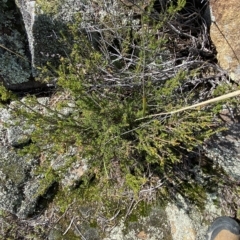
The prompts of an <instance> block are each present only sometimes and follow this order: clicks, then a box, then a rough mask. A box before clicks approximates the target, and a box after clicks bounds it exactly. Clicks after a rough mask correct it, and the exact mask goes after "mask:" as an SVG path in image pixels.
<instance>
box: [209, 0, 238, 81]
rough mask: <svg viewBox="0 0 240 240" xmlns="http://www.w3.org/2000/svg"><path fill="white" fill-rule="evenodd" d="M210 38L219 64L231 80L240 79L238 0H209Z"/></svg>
mask: <svg viewBox="0 0 240 240" xmlns="http://www.w3.org/2000/svg"><path fill="white" fill-rule="evenodd" d="M210 5H211V9H212V20H213V23H212V25H211V31H210V35H211V39H212V41H213V43H214V45H215V46H216V49H217V52H218V54H217V59H218V62H219V64H220V66H221V67H222V68H223V69H224V70H226V71H227V72H228V73H229V74H230V76H231V78H232V79H233V80H236V81H239V80H240V60H239V59H240V45H239V39H240V31H239V25H240V2H239V1H238V0H229V1H225V0H218V1H215V0H211V1H210Z"/></svg>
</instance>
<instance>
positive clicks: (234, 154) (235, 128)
mask: <svg viewBox="0 0 240 240" xmlns="http://www.w3.org/2000/svg"><path fill="white" fill-rule="evenodd" d="M239 132H240V124H239V123H235V124H232V125H231V126H230V127H229V129H228V130H226V131H224V132H222V133H219V134H217V135H215V136H214V137H213V138H212V139H211V140H209V141H208V142H206V145H205V146H204V148H205V150H206V155H207V156H208V157H209V158H210V159H212V160H214V161H215V164H218V165H220V166H221V167H222V168H223V169H224V170H225V172H226V173H227V174H228V175H229V176H230V177H231V178H233V179H235V180H237V181H239V180H240V168H239V166H240V136H239Z"/></svg>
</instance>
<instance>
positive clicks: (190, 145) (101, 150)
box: [4, 1, 216, 198]
mask: <svg viewBox="0 0 240 240" xmlns="http://www.w3.org/2000/svg"><path fill="white" fill-rule="evenodd" d="M183 6H184V1H178V5H177V6H175V7H174V6H173V5H172V6H171V8H169V9H170V10H169V11H168V12H166V13H165V14H164V15H163V14H159V17H157V18H155V17H154V16H155V15H153V13H152V11H153V4H152V5H151V6H149V8H148V10H146V11H145V12H142V14H141V16H140V18H139V25H137V26H136V25H132V22H133V16H132V18H130V19H129V20H126V21H127V24H125V23H124V26H122V27H116V28H115V29H114V31H113V30H112V28H111V27H109V28H107V30H106V31H105V30H103V29H102V28H103V27H106V26H108V24H109V23H111V24H113V23H116V22H117V21H120V19H119V18H118V17H116V16H112V15H109V16H108V17H109V18H110V19H107V20H106V22H102V23H101V24H102V25H101V24H99V25H96V26H94V27H96V28H95V29H94V32H96V33H97V34H96V35H95V36H98V38H96V39H95V43H97V46H96V45H94V46H93V45H92V43H91V41H89V39H88V35H86V32H88V31H90V30H88V28H84V27H82V19H81V16H80V15H76V16H75V19H74V21H73V23H72V24H71V25H69V26H68V30H69V36H71V39H73V42H74V44H73V45H72V46H71V49H72V51H71V54H69V55H66V56H61V59H60V62H61V64H60V66H59V69H58V70H57V71H56V75H57V78H58V82H57V92H56V93H55V95H54V96H53V97H52V99H56V102H55V103H49V104H42V103H41V102H39V100H38V99H37V98H36V97H34V96H29V97H27V98H26V99H25V101H21V105H22V106H24V107H17V108H16V109H14V111H15V114H16V115H17V116H21V117H24V119H26V126H32V125H34V130H33V131H32V133H31V141H32V143H31V144H30V145H29V146H26V147H25V148H24V149H22V153H27V154H34V155H39V156H40V155H41V154H45V158H46V159H45V161H44V162H43V163H42V165H41V168H42V169H39V172H41V171H46V169H48V170H47V172H51V173H52V172H54V174H52V175H51V176H56V179H57V180H58V181H59V179H62V178H63V177H64V175H65V174H66V172H67V171H68V168H69V166H71V163H72V162H74V161H77V160H78V159H85V160H86V161H87V165H88V171H87V173H86V175H85V178H83V179H84V180H83V181H82V185H81V184H80V187H79V188H80V190H81V191H83V192H85V193H87V192H88V187H86V186H88V184H93V186H94V188H97V189H98V190H97V191H96V192H98V193H99V194H103V193H106V195H108V194H109V196H110V195H112V192H114V191H115V189H114V186H118V185H119V182H123V183H124V184H123V185H121V184H120V186H121V187H120V188H119V192H118V193H116V194H115V197H116V196H119V197H121V196H122V195H123V192H125V191H130V192H131V194H130V195H131V196H132V195H134V197H136V196H139V194H140V191H141V189H142V188H143V187H144V186H146V185H148V184H149V185H151V183H150V180H149V179H150V178H149V176H151V174H152V172H154V173H155V174H157V175H158V177H159V179H161V178H163V177H164V176H165V175H166V174H168V172H169V169H171V167H172V166H173V164H175V163H177V162H181V161H182V159H183V157H184V156H186V155H187V154H189V153H190V152H192V151H193V150H194V148H196V147H197V146H199V145H200V144H201V143H202V142H203V141H204V139H206V138H208V137H210V136H211V135H212V134H213V133H215V131H216V129H215V128H214V123H213V117H214V114H213V112H212V110H211V107H204V108H202V109H195V110H190V111H183V112H179V113H177V114H166V115H162V116H161V115H160V116H158V117H154V118H147V116H148V115H151V114H155V113H161V112H162V113H165V112H171V111H173V110H175V109H179V108H181V107H184V106H186V105H190V104H193V103H196V102H198V101H200V100H202V98H203V97H202V96H203V95H204V93H206V87H205V85H203V84H202V82H204V81H203V80H204V78H203V77H202V75H203V73H204V72H207V71H208V70H209V69H210V68H214V66H213V65H212V64H210V63H206V62H205V61H204V59H201V58H200V56H199V55H198V56H196V55H195V56H192V55H190V53H189V55H188V54H187V56H185V57H184V56H180V57H176V55H175V53H174V50H173V49H172V48H171V44H172V42H174V41H177V40H178V41H180V42H181V41H184V38H186V36H187V34H189V33H184V32H181V31H180V30H179V31H180V33H178V32H179V31H178V30H176V29H174V28H173V25H172V21H175V20H176V12H177V11H179V10H180V9H181V8H182V7H183ZM111 18H113V19H111ZM126 19H127V18H126ZM118 24H119V23H118ZM103 31H105V32H104V34H103ZM182 31H183V30H182ZM88 33H89V32H88ZM90 33H91V32H90ZM90 33H89V34H90ZM192 38H194V37H193V36H192ZM192 38H190V40H191V39H192ZM190 40H189V41H190ZM63 41H67V37H66V38H64V37H63ZM192 41H193V42H194V41H195V40H192ZM71 42H72V40H71ZM65 43H66V44H69V43H68V42H65ZM176 44H177V43H176ZM190 44H191V43H190ZM179 45H180V44H179ZM179 45H178V44H177V48H178V47H179ZM172 51H173V52H172ZM195 82H197V84H194V83H195ZM4 99H5V97H4ZM39 109H40V110H39ZM72 148H75V149H77V152H74V154H69V152H70V151H71V149H72ZM56 154H61V155H63V156H65V158H66V159H65V161H64V164H63V165H61V166H60V167H59V168H57V169H55V170H54V171H52V169H51V168H52V164H51V162H52V159H53V158H54V157H55V156H56ZM49 168H50V170H49ZM51 181H52V179H51ZM108 188H109V189H110V190H109V189H108ZM126 189H127V190H126ZM105 190H106V191H105ZM107 190H108V191H107ZM111 191H112V192H111ZM107 192H108V193H107ZM90 195H91V194H90ZM106 195H105V196H104V197H106ZM91 197H94V196H92V195H91ZM95 197H99V195H98V196H96V194H95ZM129 198H130V197H129Z"/></svg>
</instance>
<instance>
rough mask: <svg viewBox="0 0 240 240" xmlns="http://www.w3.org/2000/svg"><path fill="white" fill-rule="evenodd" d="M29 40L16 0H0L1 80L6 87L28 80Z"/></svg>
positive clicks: (29, 70)
mask: <svg viewBox="0 0 240 240" xmlns="http://www.w3.org/2000/svg"><path fill="white" fill-rule="evenodd" d="M27 49H28V42H27V38H26V34H25V31H24V26H23V24H22V19H21V14H20V13H19V12H18V11H17V8H16V6H15V4H14V1H13V0H12V1H1V2H0V82H3V83H4V85H5V86H6V87H9V86H11V85H14V84H19V83H24V82H27V81H28V79H29V77H30V75H31V64H30V61H29V60H30V58H29V55H28V50H27Z"/></svg>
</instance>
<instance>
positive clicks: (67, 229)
mask: <svg viewBox="0 0 240 240" xmlns="http://www.w3.org/2000/svg"><path fill="white" fill-rule="evenodd" d="M74 218H75V217H73V218H72V219H71V222H70V224H69V226H68V227H67V229H66V231H65V232H64V233H63V236H64V235H65V234H66V233H67V232H68V231H69V229H70V228H71V226H72V224H73V221H74Z"/></svg>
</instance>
